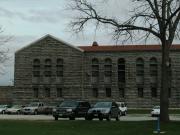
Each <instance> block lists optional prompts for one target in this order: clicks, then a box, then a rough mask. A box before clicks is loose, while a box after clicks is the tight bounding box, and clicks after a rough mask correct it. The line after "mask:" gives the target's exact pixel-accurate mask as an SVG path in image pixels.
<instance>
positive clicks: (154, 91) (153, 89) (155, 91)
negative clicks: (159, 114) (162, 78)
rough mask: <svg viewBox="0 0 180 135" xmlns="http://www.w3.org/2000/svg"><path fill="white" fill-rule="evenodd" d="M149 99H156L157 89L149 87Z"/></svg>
mask: <svg viewBox="0 0 180 135" xmlns="http://www.w3.org/2000/svg"><path fill="white" fill-rule="evenodd" d="M151 97H157V88H156V87H151Z"/></svg>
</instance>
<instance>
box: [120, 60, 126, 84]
mask: <svg viewBox="0 0 180 135" xmlns="http://www.w3.org/2000/svg"><path fill="white" fill-rule="evenodd" d="M118 81H119V82H121V83H125V60H124V59H122V58H121V59H119V60H118Z"/></svg>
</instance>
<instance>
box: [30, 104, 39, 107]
mask: <svg viewBox="0 0 180 135" xmlns="http://www.w3.org/2000/svg"><path fill="white" fill-rule="evenodd" d="M28 106H29V107H34V106H38V103H30V104H29V105H28Z"/></svg>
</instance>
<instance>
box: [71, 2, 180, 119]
mask: <svg viewBox="0 0 180 135" xmlns="http://www.w3.org/2000/svg"><path fill="white" fill-rule="evenodd" d="M72 2H73V3H71V9H72V10H74V11H77V12H79V16H78V17H77V18H75V19H73V20H72V22H71V23H70V25H71V26H72V29H73V31H75V32H80V31H82V30H83V29H84V27H85V25H86V24H87V23H88V22H91V21H94V22H95V23H96V25H97V26H98V25H109V26H111V28H112V29H113V32H114V35H113V36H114V37H115V38H116V39H119V38H120V37H122V36H123V37H124V36H125V37H126V38H125V39H126V40H132V39H133V38H135V37H136V35H137V34H138V33H139V32H140V33H142V32H143V35H142V36H143V38H144V39H145V40H147V39H148V38H150V37H152V36H153V37H155V38H156V39H158V40H159V41H160V42H161V46H162V47H161V48H162V49H161V50H162V67H161V68H162V74H161V91H160V106H161V114H160V119H161V121H169V114H168V107H169V101H168V88H169V86H168V85H169V84H168V83H167V82H168V81H169V75H168V69H169V53H170V47H171V45H172V43H173V41H174V39H175V38H179V30H180V25H179V24H180V23H179V22H180V0H131V1H130V2H131V3H133V4H134V5H135V6H134V7H133V10H132V11H130V17H129V18H128V19H127V20H126V21H121V20H120V19H119V18H118V17H116V16H114V17H107V16H105V15H103V14H102V13H101V12H98V10H97V8H96V6H94V5H93V4H92V3H93V0H72ZM95 2H97V1H95V0H94V3H95ZM105 2H108V0H105Z"/></svg>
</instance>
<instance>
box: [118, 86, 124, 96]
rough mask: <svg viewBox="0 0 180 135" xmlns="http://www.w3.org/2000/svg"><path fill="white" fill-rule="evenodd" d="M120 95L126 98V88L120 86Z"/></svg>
mask: <svg viewBox="0 0 180 135" xmlns="http://www.w3.org/2000/svg"><path fill="white" fill-rule="evenodd" d="M119 97H121V98H124V97H125V91H124V88H119Z"/></svg>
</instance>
